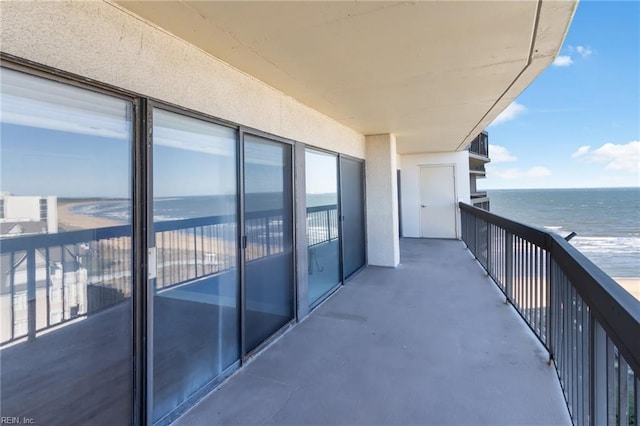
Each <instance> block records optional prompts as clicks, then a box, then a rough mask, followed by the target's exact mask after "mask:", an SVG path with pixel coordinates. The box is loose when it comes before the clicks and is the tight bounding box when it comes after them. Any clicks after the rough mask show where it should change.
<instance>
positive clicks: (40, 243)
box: [0, 69, 133, 424]
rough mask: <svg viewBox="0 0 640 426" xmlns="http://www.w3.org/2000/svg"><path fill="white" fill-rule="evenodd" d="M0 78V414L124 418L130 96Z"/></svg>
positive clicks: (79, 420) (57, 419)
mask: <svg viewBox="0 0 640 426" xmlns="http://www.w3.org/2000/svg"><path fill="white" fill-rule="evenodd" d="M0 77H1V78H0V80H1V82H2V90H1V99H2V100H1V104H2V111H1V127H0V132H1V135H0V137H1V140H2V145H1V148H0V158H1V170H2V171H1V177H0V191H2V192H1V194H0V196H1V200H2V219H0V228H1V236H0V250H1V253H2V254H1V256H2V266H1V281H0V303H1V305H0V371H1V374H2V377H1V378H0V385H1V392H0V394H1V398H2V400H1V401H0V408H1V409H2V413H1V415H2V416H18V417H20V419H21V420H22V419H23V416H24V417H26V418H29V419H32V420H33V422H34V423H36V424H129V423H131V411H132V409H131V408H132V407H131V401H132V389H133V385H132V367H131V366H132V357H131V354H132V343H131V342H132V304H131V296H132V294H131V291H132V285H131V277H132V264H131V259H132V253H131V219H130V218H131V175H130V170H131V163H130V160H131V152H132V149H131V145H132V122H131V105H130V103H129V102H126V101H124V100H121V99H117V98H112V97H109V96H106V95H103V94H98V93H95V92H92V91H88V90H84V89H80V88H77V87H73V86H69V85H65V84H62V83H58V82H52V81H49V80H46V79H42V78H38V77H34V76H30V75H27V74H23V73H19V72H16V71H13V70H8V69H2V71H1V76H0ZM3 418H4V417H3Z"/></svg>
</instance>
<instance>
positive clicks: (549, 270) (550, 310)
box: [544, 248, 556, 362]
mask: <svg viewBox="0 0 640 426" xmlns="http://www.w3.org/2000/svg"><path fill="white" fill-rule="evenodd" d="M549 250H550V249H549V248H547V249H545V263H546V268H545V277H544V279H545V281H546V283H547V285H546V286H545V291H546V297H545V303H546V305H547V311H546V312H547V314H546V315H545V321H546V323H547V324H546V328H547V347H548V348H549V362H551V360H553V359H554V357H555V351H556V347H555V344H554V341H553V338H554V334H553V333H554V329H553V318H554V317H555V311H554V306H555V303H556V298H555V296H554V294H555V283H554V278H553V277H554V274H553V267H552V265H551V252H550V251H549Z"/></svg>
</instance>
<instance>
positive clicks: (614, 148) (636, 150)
mask: <svg viewBox="0 0 640 426" xmlns="http://www.w3.org/2000/svg"><path fill="white" fill-rule="evenodd" d="M571 157H572V158H577V159H579V160H580V161H584V162H586V163H605V164H606V166H605V170H622V171H627V172H632V173H638V172H640V141H631V142H628V143H625V144H613V143H606V144H604V145H602V146H601V147H600V148H596V149H594V150H591V147H590V146H581V147H580V148H578V150H577V151H576V152H574V153H573V154H571Z"/></svg>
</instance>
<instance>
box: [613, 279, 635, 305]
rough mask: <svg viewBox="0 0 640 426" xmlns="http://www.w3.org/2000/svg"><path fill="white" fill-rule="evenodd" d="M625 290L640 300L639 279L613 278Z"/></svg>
mask: <svg viewBox="0 0 640 426" xmlns="http://www.w3.org/2000/svg"><path fill="white" fill-rule="evenodd" d="M614 280H616V282H617V283H618V284H620V285H621V286H622V287H623V288H624V289H625V290H627V291H628V292H629V293H631V295H633V296H634V297H635V298H636V299H638V300H640V278H614Z"/></svg>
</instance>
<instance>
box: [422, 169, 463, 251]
mask: <svg viewBox="0 0 640 426" xmlns="http://www.w3.org/2000/svg"><path fill="white" fill-rule="evenodd" d="M453 172H454V169H453V166H423V167H420V236H421V237H423V238H456V213H457V208H456V185H455V179H454V173H453Z"/></svg>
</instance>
